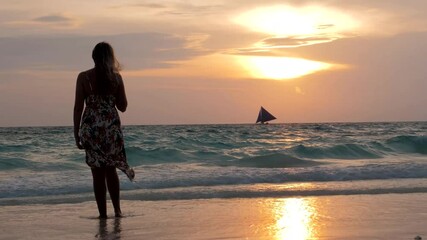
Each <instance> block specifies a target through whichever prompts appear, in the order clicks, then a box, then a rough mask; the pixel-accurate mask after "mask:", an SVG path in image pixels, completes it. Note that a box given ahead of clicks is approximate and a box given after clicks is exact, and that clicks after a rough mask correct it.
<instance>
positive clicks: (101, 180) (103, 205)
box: [91, 168, 107, 218]
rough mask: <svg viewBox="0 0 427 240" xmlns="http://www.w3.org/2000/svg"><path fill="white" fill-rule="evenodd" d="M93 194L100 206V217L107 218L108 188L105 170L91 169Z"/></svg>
mask: <svg viewBox="0 0 427 240" xmlns="http://www.w3.org/2000/svg"><path fill="white" fill-rule="evenodd" d="M91 170H92V177H93V192H94V193H95V199H96V204H97V205H98V211H99V217H100V218H107V188H106V186H105V175H106V174H105V172H106V170H105V168H91Z"/></svg>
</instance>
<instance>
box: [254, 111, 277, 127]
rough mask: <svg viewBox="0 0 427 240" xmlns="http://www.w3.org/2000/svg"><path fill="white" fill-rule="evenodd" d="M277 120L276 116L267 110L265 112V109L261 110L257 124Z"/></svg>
mask: <svg viewBox="0 0 427 240" xmlns="http://www.w3.org/2000/svg"><path fill="white" fill-rule="evenodd" d="M274 119H276V117H275V116H273V115H272V114H271V113H269V112H268V111H267V110H265V109H264V108H263V107H261V109H260V110H259V113H258V118H257V120H256V123H259V122H260V123H261V124H264V123H266V122H268V121H271V120H274Z"/></svg>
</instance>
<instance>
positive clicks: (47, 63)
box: [0, 33, 206, 71]
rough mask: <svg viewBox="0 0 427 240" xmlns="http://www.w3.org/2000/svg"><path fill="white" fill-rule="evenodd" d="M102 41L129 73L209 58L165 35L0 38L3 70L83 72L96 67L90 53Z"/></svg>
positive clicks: (1, 68)
mask: <svg viewBox="0 0 427 240" xmlns="http://www.w3.org/2000/svg"><path fill="white" fill-rule="evenodd" d="M101 41H107V42H109V43H111V45H112V46H113V48H114V49H115V51H116V54H117V58H118V59H119V61H120V62H121V63H122V64H123V65H124V68H125V69H126V70H142V69H150V68H168V67H171V66H172V65H173V63H172V62H174V61H180V60H186V59H190V58H193V57H195V56H200V55H204V54H206V52H205V51H203V50H198V49H194V48H189V47H188V46H187V41H186V39H185V38H184V37H178V36H175V35H169V34H163V33H135V34H120V35H102V36H51V37H39V36H24V37H9V38H0V55H1V56H2V57H1V59H0V70H3V71H8V70H18V69H19V70H23V69H26V70H30V69H33V70H34V69H36V70H73V71H74V70H82V69H85V68H88V67H90V66H92V65H93V63H92V59H91V52H92V49H93V47H94V46H95V45H96V43H98V42H101Z"/></svg>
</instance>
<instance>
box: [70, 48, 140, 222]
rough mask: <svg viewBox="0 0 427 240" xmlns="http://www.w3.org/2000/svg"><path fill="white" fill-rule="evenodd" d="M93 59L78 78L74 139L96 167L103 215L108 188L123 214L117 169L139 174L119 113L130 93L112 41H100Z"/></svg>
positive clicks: (117, 212) (131, 175)
mask: <svg viewBox="0 0 427 240" xmlns="http://www.w3.org/2000/svg"><path fill="white" fill-rule="evenodd" d="M92 58H93V61H94V62H95V67H94V68H92V69H90V70H87V71H85V72H81V73H80V74H79V76H78V77H77V85H76V98H75V104H74V138H75V140H76V145H77V147H78V148H79V149H85V151H86V163H87V164H88V165H89V166H90V167H91V170H92V176H93V188H94V193H95V198H96V203H97V205H98V211H99V217H100V218H106V217H107V197H106V194H107V190H106V189H107V188H108V192H109V193H110V198H111V201H112V202H113V207H114V212H115V216H116V217H121V215H122V212H121V209H120V183H119V178H118V176H117V172H116V168H118V169H120V170H122V171H123V172H124V173H125V174H126V175H127V176H128V177H129V179H130V180H131V181H133V179H134V177H135V172H134V171H133V169H132V168H130V167H129V165H128V163H127V160H126V153H125V149H124V141H123V134H122V131H121V126H120V125H121V124H120V118H119V114H118V112H117V109H118V110H120V111H121V112H124V111H126V108H127V99H126V93H125V88H124V84H123V80H122V77H121V76H120V74H119V70H120V64H119V63H118V62H117V60H116V58H115V56H114V51H113V48H112V47H111V46H110V44H108V43H106V42H101V43H98V44H97V45H96V46H95V48H94V49H93V51H92ZM85 103H86V108H85V109H84V113H83V107H84V104H85ZM116 108H117V109H116ZM82 113H83V117H82Z"/></svg>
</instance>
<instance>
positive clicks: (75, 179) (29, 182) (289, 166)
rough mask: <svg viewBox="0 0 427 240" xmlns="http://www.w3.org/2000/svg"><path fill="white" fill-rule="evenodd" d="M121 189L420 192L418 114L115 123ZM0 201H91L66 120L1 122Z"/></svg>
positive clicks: (189, 195)
mask: <svg viewBox="0 0 427 240" xmlns="http://www.w3.org/2000/svg"><path fill="white" fill-rule="evenodd" d="M123 132H124V135H125V146H126V153H127V156H128V161H129V164H130V165H131V166H132V167H134V169H135V171H136V178H135V182H133V183H132V182H130V181H128V179H127V178H126V176H125V175H124V174H123V173H121V172H120V173H119V176H120V179H121V189H122V192H121V195H122V199H128V200H142V201H144V200H152V201H156V200H178V199H212V198H256V197H297V196H324V195H354V194H384V193H426V192H427V134H426V133H427V122H394V123H319V124H316V123H313V124H268V125H254V124H242V125H165V126H149V125H144V126H124V127H123ZM0 136H1V138H0V205H2V206H5V205H21V204H38V203H50V204H55V203H78V202H84V201H91V200H93V199H94V197H93V189H92V176H91V172H90V169H89V167H88V166H87V165H86V163H85V154H84V151H82V150H79V149H77V148H76V147H75V144H74V139H73V129H72V127H18V128H15V127H9V128H0Z"/></svg>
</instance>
